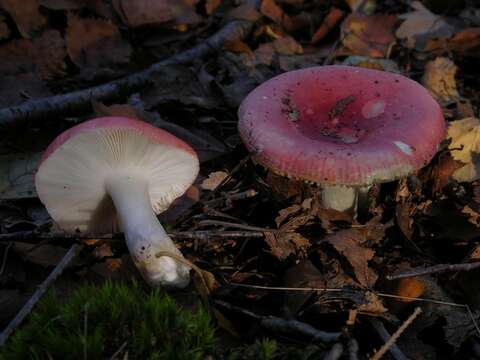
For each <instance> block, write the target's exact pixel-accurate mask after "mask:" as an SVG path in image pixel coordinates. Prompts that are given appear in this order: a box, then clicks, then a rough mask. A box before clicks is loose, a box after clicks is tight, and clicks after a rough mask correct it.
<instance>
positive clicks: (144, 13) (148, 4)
mask: <svg viewBox="0 0 480 360" xmlns="http://www.w3.org/2000/svg"><path fill="white" fill-rule="evenodd" d="M112 3H113V7H114V9H115V11H116V12H117V14H118V15H119V16H120V18H121V19H122V21H123V22H124V23H125V24H126V25H128V26H130V27H139V26H145V25H161V24H165V23H169V22H174V23H176V24H191V25H193V24H197V23H199V22H200V21H201V18H200V16H199V15H198V14H197V13H196V12H195V3H196V1H188V0H113V2H112Z"/></svg>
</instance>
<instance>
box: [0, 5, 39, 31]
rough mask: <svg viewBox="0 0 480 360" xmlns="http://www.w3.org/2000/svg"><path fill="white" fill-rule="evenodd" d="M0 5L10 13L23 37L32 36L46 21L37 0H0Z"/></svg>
mask: <svg viewBox="0 0 480 360" xmlns="http://www.w3.org/2000/svg"><path fill="white" fill-rule="evenodd" d="M0 7H1V8H4V9H5V10H6V11H7V12H8V13H9V14H10V15H11V17H12V18H13V21H15V24H17V27H18V30H19V31H20V33H21V34H22V36H23V37H24V38H27V39H30V38H31V37H34V36H35V35H36V34H37V33H39V32H40V30H41V29H42V28H43V27H44V26H45V25H46V23H47V20H46V19H45V17H44V16H43V15H42V14H41V13H40V10H39V8H38V0H21V1H18V0H0Z"/></svg>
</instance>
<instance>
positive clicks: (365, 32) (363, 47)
mask: <svg viewBox="0 0 480 360" xmlns="http://www.w3.org/2000/svg"><path fill="white" fill-rule="evenodd" d="M396 21H397V17H396V16H395V15H371V16H369V15H363V14H358V13H353V14H350V15H349V16H348V17H347V18H346V19H345V20H344V21H343V23H342V35H341V36H342V39H343V40H342V44H343V46H344V47H345V48H347V49H348V50H349V51H350V52H351V53H352V55H365V56H370V57H380V58H383V57H387V54H388V52H389V51H390V48H391V47H392V45H393V44H394V43H395V36H394V33H393V29H394V25H395V22H396Z"/></svg>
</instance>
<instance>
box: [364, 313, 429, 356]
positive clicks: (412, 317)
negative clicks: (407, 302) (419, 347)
mask: <svg viewBox="0 0 480 360" xmlns="http://www.w3.org/2000/svg"><path fill="white" fill-rule="evenodd" d="M421 313H422V308H420V307H416V308H415V310H414V311H413V313H412V315H410V316H409V317H408V319H407V320H405V322H404V323H403V324H402V325H401V326H400V327H399V328H398V329H397V331H395V333H394V334H393V335H392V337H391V338H390V339H388V341H387V342H386V343H385V344H383V346H382V347H381V348H380V349H379V350H378V351H377V352H376V353H375V354H374V355H373V356H372V357H371V358H370V360H380V359H381V358H382V356H383V355H385V353H386V352H387V351H388V350H389V349H390V347H391V346H392V345H393V344H395V342H396V341H397V340H398V338H399V337H400V335H402V334H403V332H404V331H405V329H406V328H407V327H408V326H409V325H410V324H411V323H412V322H413V320H415V318H416V317H417V316H418V315H420V314H421Z"/></svg>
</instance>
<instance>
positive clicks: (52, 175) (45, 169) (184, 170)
mask: <svg viewBox="0 0 480 360" xmlns="http://www.w3.org/2000/svg"><path fill="white" fill-rule="evenodd" d="M198 170H199V162H198V158H197V155H196V154H195V152H194V150H193V149H192V148H191V147H190V146H189V145H187V144H186V143H185V142H183V141H182V140H180V139H178V138H176V137H175V136H173V135H171V134H170V133H168V132H166V131H164V130H161V129H158V128H156V127H154V126H152V125H150V124H147V123H145V122H143V121H139V120H134V119H130V118H123V117H104V118H97V119H94V120H90V121H87V122H84V123H82V124H79V125H77V126H74V127H72V128H71V129H69V130H67V131H65V132H64V133H62V134H60V135H59V136H58V137H57V138H56V139H55V140H54V141H53V142H52V143H51V144H50V145H49V146H48V148H47V150H46V151H45V153H44V154H43V156H42V158H41V160H40V165H39V168H38V171H37V173H36V175H35V185H36V189H37V193H38V196H39V198H40V200H41V201H42V203H43V204H44V205H45V207H46V208H47V211H48V212H49V213H50V215H51V216H52V218H53V219H54V220H55V222H56V223H57V224H58V225H59V226H60V227H61V228H63V229H64V230H66V231H71V232H73V231H82V232H83V231H88V232H112V231H115V230H117V229H119V228H120V229H122V230H123V232H124V233H125V239H126V242H127V246H128V249H129V251H130V254H131V256H132V258H133V261H134V263H135V265H136V266H137V267H138V269H139V270H140V272H141V274H142V275H143V277H144V278H145V280H146V281H147V282H148V283H149V284H151V285H154V286H156V285H162V286H166V287H177V288H181V287H185V286H186V285H187V284H188V283H189V267H188V266H186V265H185V264H184V263H181V262H178V261H176V260H175V259H174V258H172V257H169V256H160V257H157V256H156V254H157V253H159V252H160V251H167V252H170V253H172V254H175V255H177V256H179V257H182V258H183V256H182V254H181V253H180V251H179V250H178V249H177V248H176V246H175V244H174V243H173V241H172V240H171V239H170V237H169V236H168V235H167V234H166V232H165V230H164V229H163V227H162V225H161V224H160V222H159V221H158V219H157V217H156V214H158V213H160V212H162V211H164V210H165V209H167V208H168V206H169V205H170V204H171V202H172V201H173V200H174V199H175V198H177V197H178V196H180V195H182V194H183V193H184V192H185V191H186V190H187V189H188V187H189V186H190V185H191V184H192V183H193V181H194V180H195V178H196V177H197V174H198Z"/></svg>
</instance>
